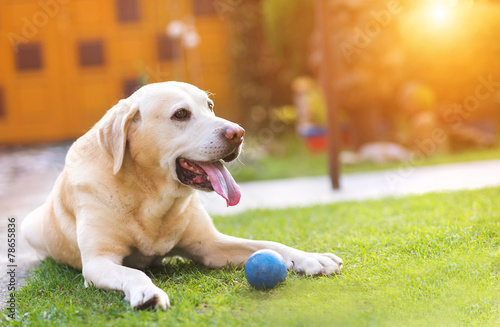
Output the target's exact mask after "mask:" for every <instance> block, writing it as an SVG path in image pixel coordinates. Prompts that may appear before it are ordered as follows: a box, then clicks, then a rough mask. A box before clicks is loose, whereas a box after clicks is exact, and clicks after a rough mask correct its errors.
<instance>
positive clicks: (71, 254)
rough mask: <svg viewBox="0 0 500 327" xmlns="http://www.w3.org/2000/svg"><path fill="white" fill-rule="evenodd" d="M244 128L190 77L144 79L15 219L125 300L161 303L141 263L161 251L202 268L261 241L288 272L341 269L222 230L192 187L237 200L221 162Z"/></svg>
mask: <svg viewBox="0 0 500 327" xmlns="http://www.w3.org/2000/svg"><path fill="white" fill-rule="evenodd" d="M244 134H245V131H244V129H243V128H241V127H240V126H239V125H237V124H234V123H231V122H229V121H227V120H224V119H221V118H218V117H216V116H215V114H214V112H213V102H212V100H211V99H210V98H209V97H208V95H207V93H205V92H203V91H201V90H200V89H198V88H196V87H195V86H192V85H190V84H185V83H180V82H164V83H156V84H149V85H146V86H144V87H142V88H140V89H139V90H138V91H136V92H135V93H134V94H133V95H131V96H130V97H129V98H127V99H123V100H120V102H118V104H116V105H115V106H114V107H113V108H111V109H110V110H109V111H108V112H107V113H106V114H105V115H104V117H103V118H102V119H101V120H100V121H99V122H98V123H97V124H96V125H95V126H94V127H93V128H92V129H91V130H90V131H89V132H87V133H86V134H85V135H83V136H82V137H81V138H79V139H78V140H77V141H76V142H75V143H74V144H73V145H72V146H71V148H70V149H69V151H68V154H67V157H66V163H65V167H64V169H63V171H62V172H61V175H60V176H59V177H58V179H57V181H56V183H55V186H54V188H53V190H52V192H51V193H50V195H49V197H48V199H47V201H46V203H45V204H43V205H42V206H41V207H39V208H38V209H36V210H35V211H33V212H32V213H30V214H29V215H28V216H27V217H26V218H25V220H24V221H23V224H22V227H21V229H22V233H23V234H24V236H25V237H26V239H27V240H28V241H29V243H30V244H31V245H32V246H33V247H34V248H35V249H37V250H38V252H39V253H41V254H42V255H45V256H50V257H52V258H54V259H55V260H56V261H58V262H62V263H65V264H68V265H70V266H72V267H74V268H77V269H81V270H82V274H83V277H84V278H85V286H89V285H94V286H95V287H99V288H102V289H110V290H118V291H122V292H123V293H124V294H125V296H126V298H127V299H128V301H130V304H131V306H132V307H134V308H137V309H144V308H148V307H154V308H161V309H166V308H167V307H169V306H170V304H169V299H168V296H167V294H166V293H165V292H164V291H163V290H162V289H160V288H158V287H156V286H155V285H154V284H153V282H152V281H151V279H150V278H149V277H148V276H147V275H146V274H145V273H144V272H142V271H141V269H143V268H145V267H147V266H149V265H151V264H153V263H158V262H161V259H163V258H164V257H167V256H182V257H184V258H188V259H191V260H194V261H196V262H200V263H202V264H204V265H206V266H208V267H213V268H216V267H222V266H225V265H227V264H232V265H243V264H244V263H245V261H246V260H247V259H248V257H249V256H250V255H251V254H252V253H253V252H255V251H257V250H260V249H272V250H275V251H277V252H279V253H280V254H281V255H282V256H283V258H284V259H285V261H286V264H287V266H288V269H289V270H294V271H297V272H300V273H304V274H307V275H318V274H325V275H328V274H332V273H339V272H340V268H341V265H342V260H341V259H340V258H338V257H337V256H335V255H333V254H330V253H323V254H319V253H307V252H303V251H299V250H296V249H293V248H290V247H287V246H285V245H282V244H279V243H275V242H267V241H253V240H245V239H240V238H236V237H232V236H227V235H224V234H221V233H220V232H218V231H217V229H216V228H215V227H214V225H213V223H212V220H211V218H210V217H209V215H208V214H207V212H206V211H205V209H204V208H203V207H202V206H201V205H200V201H199V200H198V195H197V192H196V190H202V191H215V192H217V193H218V194H220V195H221V196H222V197H224V198H225V199H226V201H227V204H228V205H230V206H232V205H236V204H237V203H238V202H239V200H240V196H241V193H240V189H239V187H238V185H237V184H236V182H235V181H234V179H233V178H232V176H231V174H230V173H229V172H228V171H227V169H226V168H225V167H224V166H223V164H222V161H226V162H228V161H231V160H234V159H235V158H236V157H237V156H238V155H239V153H240V151H241V147H242V143H243V136H244Z"/></svg>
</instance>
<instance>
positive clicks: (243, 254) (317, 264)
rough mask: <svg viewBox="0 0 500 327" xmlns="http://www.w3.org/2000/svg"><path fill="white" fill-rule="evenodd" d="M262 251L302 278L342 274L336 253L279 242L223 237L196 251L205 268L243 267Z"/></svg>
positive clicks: (199, 247)
mask: <svg viewBox="0 0 500 327" xmlns="http://www.w3.org/2000/svg"><path fill="white" fill-rule="evenodd" d="M195 247H196V246H195ZM262 249H269V250H274V251H276V252H278V253H279V254H281V256H282V257H283V259H284V260H285V262H286V265H287V268H288V270H293V271H295V272H298V273H301V274H306V275H331V274H333V273H336V274H339V273H340V269H341V266H342V259H340V258H339V257H337V256H336V255H334V254H332V253H309V252H304V251H300V250H297V249H294V248H291V247H289V246H286V245H283V244H280V243H276V242H269V241H253V240H246V239H242V238H237V237H232V236H228V235H224V234H220V233H219V234H218V235H217V237H216V238H215V239H214V240H212V241H208V240H207V241H206V243H200V244H199V246H197V249H193V250H194V253H196V254H197V255H198V257H199V259H201V260H200V261H202V262H203V263H204V264H205V265H207V266H209V267H213V268H217V267H222V266H225V265H227V264H232V265H239V266H241V265H243V264H245V262H246V261H247V259H248V258H249V257H250V256H251V255H252V253H254V252H255V251H257V250H262Z"/></svg>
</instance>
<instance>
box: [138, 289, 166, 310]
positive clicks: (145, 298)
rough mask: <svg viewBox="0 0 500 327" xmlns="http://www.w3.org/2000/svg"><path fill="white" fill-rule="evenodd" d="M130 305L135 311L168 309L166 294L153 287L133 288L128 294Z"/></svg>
mask: <svg viewBox="0 0 500 327" xmlns="http://www.w3.org/2000/svg"><path fill="white" fill-rule="evenodd" d="M129 301H130V305H131V306H132V307H133V308H134V309H137V310H146V309H149V308H152V309H162V310H166V309H167V308H170V301H169V299H168V295H167V293H165V292H164V291H163V290H162V289H161V288H159V287H156V286H155V285H148V286H142V287H135V288H133V289H132V290H131V292H130V298H129Z"/></svg>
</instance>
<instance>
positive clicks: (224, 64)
mask: <svg viewBox="0 0 500 327" xmlns="http://www.w3.org/2000/svg"><path fill="white" fill-rule="evenodd" d="M174 21H175V22H176V23H173V24H171V23H172V22H174ZM167 30H168V31H169V33H167ZM0 35H1V37H0V144H15V143H35V142H45V141H56V140H64V139H72V138H75V137H78V136H79V135H81V134H82V133H84V132H85V131H87V130H88V129H89V128H90V127H91V126H92V125H93V124H94V123H95V122H97V121H98V120H99V119H100V118H101V117H102V115H103V114H104V113H105V112H106V110H108V109H109V108H111V107H112V106H113V105H114V104H115V103H116V102H117V101H118V100H119V99H121V98H123V97H126V96H128V95H129V94H130V93H131V92H133V91H134V90H135V89H137V88H138V87H139V86H140V85H141V84H143V83H146V82H159V81H165V80H181V81H186V82H190V83H193V84H196V85H198V86H199V87H200V88H202V89H205V90H209V91H211V92H213V93H215V97H214V99H215V101H216V110H217V113H218V114H219V115H220V116H223V117H226V118H228V119H231V120H235V121H238V120H239V118H240V117H239V113H238V111H237V110H235V109H234V108H235V106H234V101H233V99H232V98H231V92H230V84H229V71H228V70H229V65H228V62H229V58H228V49H227V45H228V44H227V43H228V42H227V28H226V26H225V20H224V19H222V17H220V16H219V15H218V14H217V12H216V10H215V8H214V6H213V4H212V1H209V0H192V1H189V0H2V1H0Z"/></svg>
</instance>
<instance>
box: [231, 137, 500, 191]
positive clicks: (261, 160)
mask: <svg viewBox="0 0 500 327" xmlns="http://www.w3.org/2000/svg"><path fill="white" fill-rule="evenodd" d="M245 142H246V143H248V144H247V145H246V148H245V150H244V151H243V153H242V155H241V156H240V159H239V160H237V161H235V162H234V163H230V164H229V167H230V171H231V174H232V175H233V177H234V178H235V180H237V181H238V182H245V181H254V180H268V179H278V178H292V177H303V176H320V175H326V174H328V164H327V162H328V158H327V154H326V153H325V152H320V153H314V152H310V151H309V150H308V149H307V147H306V146H305V144H304V142H303V140H301V139H300V138H298V137H297V136H295V135H292V134H289V135H285V136H284V137H282V138H279V139H275V140H274V141H273V142H270V143H269V144H268V145H267V146H266V147H262V146H261V145H260V147H258V148H257V146H256V145H255V143H258V142H254V141H253V140H252V138H251V137H250V138H249V140H247V141H245ZM258 144H260V143H258ZM490 159H500V148H491V149H471V150H463V151H460V152H454V153H446V154H438V155H435V156H432V157H429V158H426V159H424V160H422V161H420V162H418V164H417V165H414V166H428V165H438V164H446V163H457V162H468V161H476V160H490ZM408 164H409V163H399V162H390V163H386V164H374V163H370V162H361V163H358V164H344V165H342V167H341V171H342V173H347V174H349V173H356V172H363V171H376V170H385V169H394V168H399V167H403V168H404V167H406V165H408Z"/></svg>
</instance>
